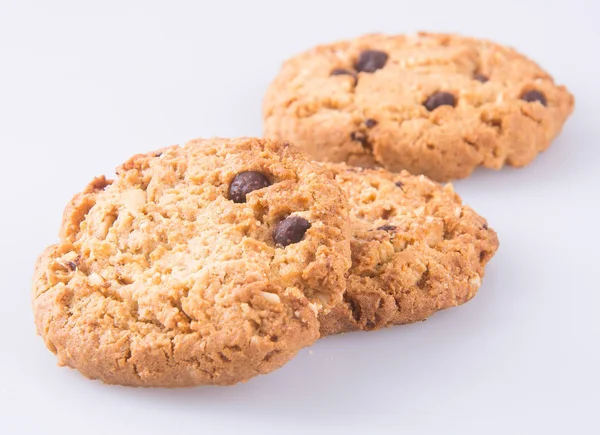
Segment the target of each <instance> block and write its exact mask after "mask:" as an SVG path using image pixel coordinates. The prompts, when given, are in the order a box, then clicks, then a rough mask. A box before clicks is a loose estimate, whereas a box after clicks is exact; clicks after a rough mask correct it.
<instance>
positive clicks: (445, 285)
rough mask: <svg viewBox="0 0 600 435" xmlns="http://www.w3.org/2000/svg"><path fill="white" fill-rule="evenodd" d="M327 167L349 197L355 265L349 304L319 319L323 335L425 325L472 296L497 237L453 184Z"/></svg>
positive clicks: (349, 282) (349, 280) (405, 174)
mask: <svg viewBox="0 0 600 435" xmlns="http://www.w3.org/2000/svg"><path fill="white" fill-rule="evenodd" d="M323 165H324V166H325V167H327V168H328V169H330V170H332V171H333V172H334V174H335V179H336V181H337V182H338V183H339V184H340V185H341V186H342V188H343V189H344V190H345V191H346V192H347V193H348V196H349V199H350V218H351V226H352V242H351V249H352V267H351V268H350V271H349V275H348V278H347V288H346V292H345V294H344V301H343V302H342V303H340V304H339V305H338V306H336V307H335V308H334V309H333V310H331V312H329V313H325V314H322V315H321V317H320V322H321V334H322V335H331V334H337V333H341V332H348V331H355V330H373V329H378V328H381V327H384V326H388V325H393V324H405V323H412V322H417V321H420V320H425V319H426V318H427V317H429V316H431V315H432V314H433V313H435V312H436V311H439V310H443V309H445V308H449V307H453V306H456V305H460V304H463V303H465V302H467V301H468V300H470V299H471V298H472V297H473V296H474V295H475V293H476V292H477V290H478V289H479V286H480V285H481V279H482V277H483V274H484V266H485V265H486V263H487V262H488V261H489V260H490V259H491V258H492V256H493V255H494V253H495V252H496V250H497V249H498V238H497V236H496V233H495V232H494V231H493V230H492V229H491V228H489V227H488V224H487V222H486V220H485V219H484V218H482V217H480V216H479V215H477V214H476V213H475V212H474V211H473V210H472V209H471V208H469V207H467V206H466V205H463V204H462V203H461V199H460V197H459V196H458V195H457V194H456V193H455V192H454V190H453V189H452V186H451V185H447V186H445V187H443V186H441V185H439V184H437V183H435V182H432V181H431V180H429V179H427V178H426V177H425V176H423V175H420V176H415V175H410V174H409V173H408V172H406V171H403V172H401V173H399V174H393V173H390V172H388V171H385V170H382V169H379V170H376V169H360V168H353V167H349V166H346V165H345V164H343V163H341V164H335V163H324V164H323Z"/></svg>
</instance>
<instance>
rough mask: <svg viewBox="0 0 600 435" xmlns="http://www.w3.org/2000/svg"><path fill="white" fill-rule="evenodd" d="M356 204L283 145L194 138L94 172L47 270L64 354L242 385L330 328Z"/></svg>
mask: <svg viewBox="0 0 600 435" xmlns="http://www.w3.org/2000/svg"><path fill="white" fill-rule="evenodd" d="M347 221H348V204H347V201H346V200H345V195H344V193H343V192H342V190H341V189H340V188H339V186H337V184H335V183H334V181H333V180H332V179H331V176H330V174H329V173H328V172H327V171H325V170H323V169H322V168H321V167H320V166H319V165H317V164H316V163H314V162H310V161H309V160H307V158H306V156H305V155H304V154H303V153H302V152H300V151H299V150H297V149H296V148H295V147H293V146H291V145H288V144H287V143H283V142H275V141H268V140H259V139H252V138H241V139H232V140H229V139H210V140H195V141H191V142H189V143H188V144H186V145H185V146H184V147H179V146H173V147H168V148H164V149H162V150H159V151H157V152H153V153H149V154H144V155H136V156H134V157H132V158H131V159H130V160H128V161H127V162H125V163H124V164H123V165H122V166H120V167H119V168H118V169H117V176H116V179H115V180H114V181H111V180H107V179H106V178H105V177H98V178H96V179H94V180H93V181H92V182H91V183H90V184H89V185H88V186H87V187H86V189H85V190H84V191H83V192H81V193H79V194H77V195H75V197H74V198H73V199H72V201H71V202H70V204H69V205H68V206H67V208H66V209H65V212H64V216H63V222H62V225H61V230H60V241H59V243H57V244H55V245H52V246H50V247H49V248H47V249H46V250H45V251H44V252H43V254H42V255H41V256H40V257H39V259H38V262H37V264H36V268H35V274H34V279H33V310H34V317H35V322H36V326H37V331H38V333H39V334H40V335H42V337H43V338H44V340H45V343H46V345H47V347H48V348H49V349H50V350H51V351H52V352H54V353H55V354H56V355H57V357H58V360H59V364H61V365H66V366H69V367H72V368H76V369H78V370H79V371H80V372H81V373H83V374H84V375H85V376H87V377H89V378H92V379H101V380H103V381H104V382H107V383H111V384H122V385H131V386H147V387H148V386H162V387H182V386H193V385H201V384H217V385H228V384H233V383H236V382H238V381H244V380H247V379H249V378H251V377H253V376H255V375H257V374H262V373H268V372H270V371H272V370H274V369H276V368H278V367H280V366H281V365H282V364H284V363H285V362H286V361H288V360H289V359H290V358H291V357H293V356H294V354H295V353H296V352H297V351H298V350H299V349H301V348H302V347H304V346H307V345H309V344H311V343H312V342H314V341H315V340H316V339H317V338H318V336H319V324H318V321H317V316H318V312H320V311H322V310H327V309H329V308H330V307H331V306H333V305H335V304H337V303H338V302H339V301H340V300H341V298H342V293H343V290H344V288H345V278H344V275H345V273H346V271H347V269H348V267H349V266H350V251H349V238H348V224H347Z"/></svg>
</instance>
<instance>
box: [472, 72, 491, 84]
mask: <svg viewBox="0 0 600 435" xmlns="http://www.w3.org/2000/svg"><path fill="white" fill-rule="evenodd" d="M473 80H477V81H478V82H481V83H485V82H487V81H488V80H489V78H488V77H487V76H484V75H483V74H479V73H477V74H475V75H474V76H473Z"/></svg>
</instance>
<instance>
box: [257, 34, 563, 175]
mask: <svg viewBox="0 0 600 435" xmlns="http://www.w3.org/2000/svg"><path fill="white" fill-rule="evenodd" d="M573 101H574V100H573V96H572V95H571V94H570V93H569V92H568V91H567V90H566V88H565V87H564V86H558V85H556V84H555V83H554V81H553V79H552V77H550V75H548V74H547V73H546V72H545V71H544V70H542V69H541V68H540V67H539V66H538V65H536V64H535V63H534V62H533V61H531V60H529V59H527V58H526V57H525V56H523V55H521V54H519V53H518V52H516V51H515V50H513V49H510V48H507V47H503V46H500V45H498V44H494V43H492V42H489V41H485V40H480V39H474V38H466V37H461V36H457V35H444V34H429V33H420V34H418V35H410V36H408V35H397V36H388V35H367V36H363V37H360V38H357V39H354V40H350V41H342V42H338V43H334V44H330V45H323V46H319V47H316V48H313V49H312V50H309V51H307V52H305V53H302V54H299V55H297V56H295V57H293V58H292V59H290V60H288V61H287V62H286V63H285V64H284V65H283V68H282V69H281V71H280V73H279V74H278V76H277V77H276V78H275V80H274V81H273V83H272V84H271V86H270V87H269V89H268V91H267V93H266V96H265V100H264V105H263V116H264V133H265V135H266V136H268V137H273V138H284V139H287V140H290V141H292V142H293V143H295V144H296V145H299V146H300V147H301V148H303V149H304V150H306V151H308V152H309V153H310V154H312V155H313V156H314V157H315V158H316V159H317V160H322V161H330V162H346V163H349V164H353V165H358V166H365V167H372V166H379V165H381V166H383V167H384V168H386V169H389V170H391V171H400V170H402V169H406V170H408V171H410V172H411V173H414V174H425V175H427V176H429V177H430V178H432V179H435V180H438V181H444V180H449V179H454V178H463V177H467V176H468V175H469V174H470V173H471V172H472V171H473V170H474V169H475V168H476V167H478V166H485V167H487V168H492V169H500V168H501V167H502V166H503V165H504V164H509V165H512V166H517V167H520V166H525V165H527V164H528V163H530V162H531V161H532V160H533V159H534V158H535V156H536V155H537V154H538V153H540V152H541V151H544V150H545V149H546V148H548V146H549V145H550V143H551V142H552V140H553V139H554V138H555V137H556V136H557V135H558V134H559V133H560V131H561V128H562V126H563V124H564V122H565V120H566V119H567V117H568V116H569V114H570V113H571V112H572V110H573Z"/></svg>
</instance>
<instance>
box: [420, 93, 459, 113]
mask: <svg viewBox="0 0 600 435" xmlns="http://www.w3.org/2000/svg"><path fill="white" fill-rule="evenodd" d="M423 105H424V106H425V108H426V109H427V110H429V111H430V112H431V111H433V110H435V109H437V108H438V107H440V106H452V107H454V106H456V97H455V96H454V95H452V94H451V93H450V92H436V93H435V94H432V95H430V96H429V98H427V100H426V101H425V102H424V103H423Z"/></svg>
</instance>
